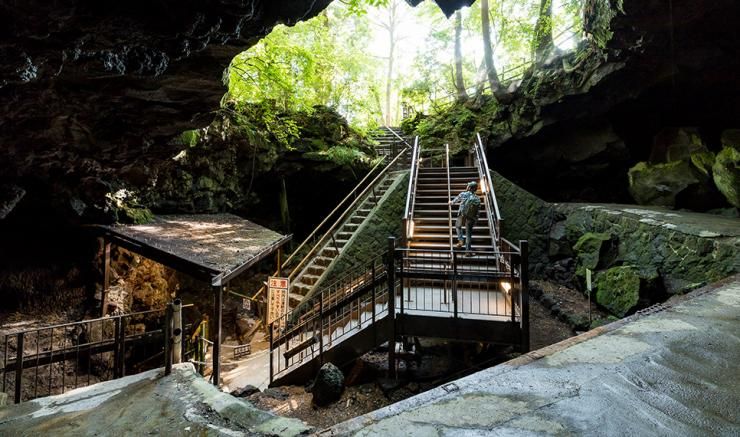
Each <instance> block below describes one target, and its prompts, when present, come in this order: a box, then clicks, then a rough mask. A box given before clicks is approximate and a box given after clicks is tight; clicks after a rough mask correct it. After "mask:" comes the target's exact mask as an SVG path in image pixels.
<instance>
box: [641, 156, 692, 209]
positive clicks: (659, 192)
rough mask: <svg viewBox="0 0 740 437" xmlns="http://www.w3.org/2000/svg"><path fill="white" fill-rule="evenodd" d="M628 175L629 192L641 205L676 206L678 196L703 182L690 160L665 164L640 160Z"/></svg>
mask: <svg viewBox="0 0 740 437" xmlns="http://www.w3.org/2000/svg"><path fill="white" fill-rule="evenodd" d="M628 176H629V192H630V194H631V195H632V198H633V199H635V201H636V202H637V203H638V204H640V205H657V206H668V207H674V206H675V205H676V196H678V195H679V194H680V193H681V192H683V191H684V190H686V189H687V188H688V187H691V186H693V185H697V184H700V183H701V181H700V179H699V178H698V177H697V174H696V172H695V170H693V169H692V166H691V164H690V162H689V161H688V160H687V161H675V162H668V163H665V164H648V163H647V162H639V163H637V165H635V166H634V167H632V168H631V169H629V173H628Z"/></svg>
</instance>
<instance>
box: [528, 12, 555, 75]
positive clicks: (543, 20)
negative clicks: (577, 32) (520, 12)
mask: <svg viewBox="0 0 740 437" xmlns="http://www.w3.org/2000/svg"><path fill="white" fill-rule="evenodd" d="M552 46H553V42H552V0H540V15H539V17H538V18H537V24H535V26H534V44H533V51H534V61H535V63H537V64H539V63H541V62H542V61H544V60H545V58H546V57H547V54H548V53H549V52H550V49H552Z"/></svg>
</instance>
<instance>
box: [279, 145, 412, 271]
mask: <svg viewBox="0 0 740 437" xmlns="http://www.w3.org/2000/svg"><path fill="white" fill-rule="evenodd" d="M408 150H409V149H408V148H405V149H403V150H402V151H401V152H400V153H399V154H398V155H396V157H395V158H393V159H392V160H391V162H389V163H388V165H386V166H385V168H383V170H381V171H380V173H378V175H377V176H375V179H373V180H372V181H371V182H370V183H368V184H367V186H366V187H365V189H364V190H362V192H361V193H360V194H357V195H356V197H355V200H354V201H353V202H352V203H351V204H349V206H347V207H346V208H345V209H344V212H343V213H342V214H341V215H340V216H339V218H337V220H336V221H335V222H334V223H333V224H332V225H331V227H330V228H329V229H328V230H327V231H326V232H325V233H324V235H323V236H322V237H321V238H320V239H319V241H318V242H317V243H316V244H315V245H314V246H313V247H312V248H311V250H310V251H309V252H308V253H307V254H306V255H305V256H304V257H303V258H302V259H301V261H300V262H299V263H298V265H296V266H295V267H294V268H293V270H291V272H290V274H289V275H288V279H289V280H292V279H293V278H294V277H295V275H296V274H298V273H299V272H300V271H301V268H303V266H304V265H305V264H306V262H307V261H308V260H309V259H311V258H312V257H313V256H314V255H315V254H316V251H317V249H319V248H320V247H323V245H324V244H325V243H326V242H327V240H328V239H329V237H331V236H333V232H334V231H335V230H336V228H337V227H338V226H339V225H340V224H342V223H343V221H344V219H345V218H346V217H347V215H348V214H349V213H350V212H352V211H353V210H354V207H355V206H356V205H357V204H358V203H359V202H360V201H362V200H364V196H365V194H367V193H368V191H369V190H370V189H371V188H373V187H374V186H375V184H377V183H378V182H379V181H380V178H382V177H383V176H385V174H386V173H388V171H389V170H390V169H391V168H392V167H393V166H394V165H395V164H396V162H397V161H398V160H399V159H400V158H401V156H403V155H404V154H405V153H406V152H408ZM338 208H339V207H337V208H335V209H334V211H336V210H337V209H338ZM334 211H332V213H333V212H334ZM324 221H326V220H324ZM322 223H324V222H322ZM294 253H295V252H294Z"/></svg>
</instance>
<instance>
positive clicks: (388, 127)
mask: <svg viewBox="0 0 740 437" xmlns="http://www.w3.org/2000/svg"><path fill="white" fill-rule="evenodd" d="M385 128H386V129H388V130H389V131H390V132H391V133H392V134H393V135H395V136H396V137H398V139H399V140H401V141H403V142H404V144H406V146H407V147H409V148H411V147H413V146H412V145H411V144H409V142H408V141H406V138H404V137H402V136H401V135H398V133H396V131H395V130H393V128H392V127H390V126H386V127H385Z"/></svg>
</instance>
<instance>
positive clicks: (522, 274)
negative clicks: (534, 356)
mask: <svg viewBox="0 0 740 437" xmlns="http://www.w3.org/2000/svg"><path fill="white" fill-rule="evenodd" d="M519 248H520V249H521V254H522V255H521V256H522V259H521V267H520V270H519V279H520V280H521V286H520V288H521V290H520V294H521V302H522V324H521V327H522V349H523V350H522V352H529V242H528V241H527V240H520V241H519Z"/></svg>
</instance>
